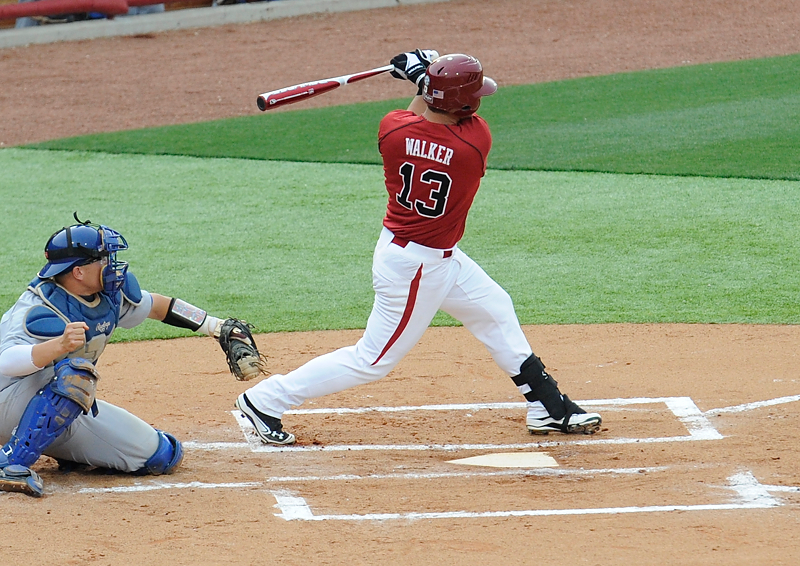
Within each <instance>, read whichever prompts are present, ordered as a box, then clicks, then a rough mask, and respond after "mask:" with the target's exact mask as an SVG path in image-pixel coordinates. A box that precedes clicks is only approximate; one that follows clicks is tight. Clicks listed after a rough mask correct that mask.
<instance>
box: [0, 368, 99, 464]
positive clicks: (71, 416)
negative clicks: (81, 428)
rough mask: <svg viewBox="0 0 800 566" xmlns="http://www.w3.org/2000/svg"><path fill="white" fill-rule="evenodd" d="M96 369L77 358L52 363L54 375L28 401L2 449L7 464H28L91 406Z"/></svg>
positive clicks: (92, 406)
mask: <svg viewBox="0 0 800 566" xmlns="http://www.w3.org/2000/svg"><path fill="white" fill-rule="evenodd" d="M97 378H98V376H97V373H96V372H95V371H94V366H93V365H92V364H91V362H88V361H87V360H84V359H81V358H75V359H72V360H69V359H67V360H62V361H61V362H59V363H58V364H56V376H55V377H54V378H53V381H51V382H50V383H48V384H47V385H45V386H44V387H43V388H42V389H40V390H39V392H38V393H37V394H36V395H35V396H34V397H33V399H31V400H30V401H29V402H28V406H27V407H26V408H25V412H24V413H22V418H21V419H20V421H19V424H18V425H17V428H16V429H15V430H14V433H13V434H12V436H11V439H10V440H9V441H8V442H7V443H6V445H5V446H3V448H2V451H3V454H4V455H5V456H4V457H5V459H6V461H7V463H8V464H10V465H20V466H25V467H26V468H29V467H30V466H32V465H33V464H34V463H35V462H36V460H38V459H39V457H40V456H41V455H42V452H44V451H45V449H46V448H47V447H48V446H50V445H51V444H52V443H53V442H54V441H55V439H56V438H58V437H59V436H61V435H62V434H63V433H64V431H65V430H66V429H67V427H68V426H69V425H71V424H72V422H73V421H74V420H75V419H77V418H78V415H80V414H81V413H88V412H89V411H90V410H92V409H94V408H95V407H96V405H95V404H94V391H95V387H96V381H97Z"/></svg>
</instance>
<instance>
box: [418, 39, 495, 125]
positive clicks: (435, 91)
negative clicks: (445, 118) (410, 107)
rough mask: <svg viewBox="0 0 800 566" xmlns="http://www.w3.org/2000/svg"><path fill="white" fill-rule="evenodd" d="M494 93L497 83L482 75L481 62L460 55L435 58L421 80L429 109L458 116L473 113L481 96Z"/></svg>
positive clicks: (424, 97)
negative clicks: (430, 107) (432, 108)
mask: <svg viewBox="0 0 800 566" xmlns="http://www.w3.org/2000/svg"><path fill="white" fill-rule="evenodd" d="M496 91H497V83H496V82H495V81H494V80H492V79H490V78H489V77H484V76H483V67H482V66H481V62H480V61H478V60H477V59H476V58H475V57H471V56H469V55H462V54H460V53H456V54H452V55H442V56H441V57H439V58H437V59H434V60H433V61H432V62H431V64H430V65H429V66H428V69H427V71H426V73H425V78H424V79H423V81H422V99H423V100H424V101H425V102H426V103H427V104H428V106H432V107H434V108H438V109H439V110H444V111H445V112H450V113H451V114H455V115H456V116H461V117H463V116H469V115H471V114H473V113H475V111H476V110H477V109H478V106H480V104H481V97H482V96H488V95H490V94H494V93H495V92H496Z"/></svg>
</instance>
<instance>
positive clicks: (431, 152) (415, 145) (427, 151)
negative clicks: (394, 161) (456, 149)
mask: <svg viewBox="0 0 800 566" xmlns="http://www.w3.org/2000/svg"><path fill="white" fill-rule="evenodd" d="M406 155H410V156H412V157H422V158H424V159H430V160H431V161H437V162H439V163H443V164H445V165H450V159H452V157H453V150H452V149H450V148H449V147H445V146H443V145H439V144H438V143H433V142H429V141H427V140H415V139H414V138H406Z"/></svg>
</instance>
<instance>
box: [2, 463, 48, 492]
mask: <svg viewBox="0 0 800 566" xmlns="http://www.w3.org/2000/svg"><path fill="white" fill-rule="evenodd" d="M0 491H18V492H20V493H25V494H27V495H30V496H33V497H41V496H42V495H44V482H42V478H40V477H39V474H37V473H36V472H34V471H33V470H31V469H30V468H26V467H25V466H21V465H19V464H9V465H8V466H6V467H4V468H0Z"/></svg>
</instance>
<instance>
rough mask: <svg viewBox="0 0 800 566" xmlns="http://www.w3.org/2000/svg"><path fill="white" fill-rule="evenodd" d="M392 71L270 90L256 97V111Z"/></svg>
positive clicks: (353, 75)
mask: <svg viewBox="0 0 800 566" xmlns="http://www.w3.org/2000/svg"><path fill="white" fill-rule="evenodd" d="M392 69H394V67H393V66H392V65H386V66H385V67H377V68H375V69H370V70H369V71H361V72H360V73H353V74H352V75H342V76H341V77H332V78H330V79H322V80H319V81H312V82H310V83H301V84H298V85H293V86H287V87H286V88H281V89H278V90H271V91H269V92H265V93H264V94H259V95H258V100H257V101H256V103H257V104H258V109H259V110H261V111H262V112H263V111H264V110H271V109H272V108H277V107H278V106H284V105H286V104H294V103H295V102H300V101H301V100H306V99H308V98H311V97H312V96H319V95H320V94H324V93H326V92H330V91H332V90H334V89H337V88H339V87H340V86H344V85H349V84H350V83H355V82H358V81H363V80H364V79H368V78H370V77H374V76H375V75H380V74H381V73H385V72H386V71H391V70H392Z"/></svg>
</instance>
